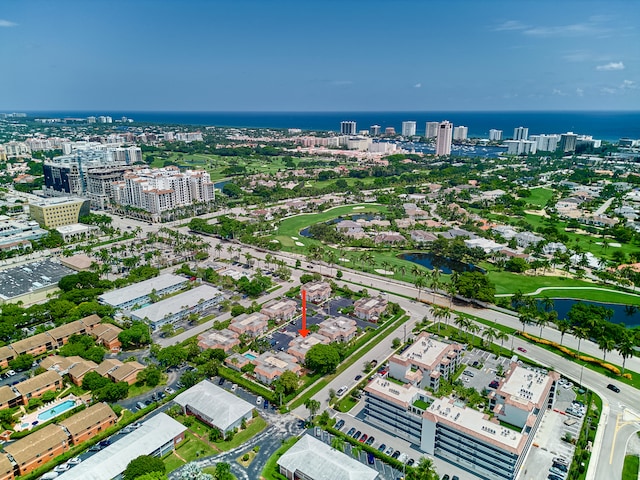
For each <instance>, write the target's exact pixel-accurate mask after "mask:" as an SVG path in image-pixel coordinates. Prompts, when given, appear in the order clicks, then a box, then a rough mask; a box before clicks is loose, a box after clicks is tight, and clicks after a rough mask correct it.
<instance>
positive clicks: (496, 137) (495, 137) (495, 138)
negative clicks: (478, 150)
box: [489, 128, 502, 142]
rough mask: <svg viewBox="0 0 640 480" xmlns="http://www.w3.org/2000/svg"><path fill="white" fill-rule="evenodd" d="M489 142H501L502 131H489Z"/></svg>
mask: <svg viewBox="0 0 640 480" xmlns="http://www.w3.org/2000/svg"><path fill="white" fill-rule="evenodd" d="M489 140H490V141H492V142H499V141H500V140H502V130H496V129H494V128H492V129H491V130H489Z"/></svg>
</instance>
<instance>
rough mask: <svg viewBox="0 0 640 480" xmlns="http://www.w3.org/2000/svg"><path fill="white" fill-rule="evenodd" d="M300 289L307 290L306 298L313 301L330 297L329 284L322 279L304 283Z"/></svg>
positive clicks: (318, 301)
mask: <svg viewBox="0 0 640 480" xmlns="http://www.w3.org/2000/svg"><path fill="white" fill-rule="evenodd" d="M301 290H304V291H305V292H307V300H308V301H309V302H313V303H322V302H324V301H325V300H328V299H329V297H331V285H329V283H327V282H323V281H322V280H317V281H314V282H309V283H305V284H304V285H303V286H302V287H301Z"/></svg>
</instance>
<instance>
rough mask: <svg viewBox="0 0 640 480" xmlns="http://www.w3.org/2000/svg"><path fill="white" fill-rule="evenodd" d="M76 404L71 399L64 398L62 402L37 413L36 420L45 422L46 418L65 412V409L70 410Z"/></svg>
mask: <svg viewBox="0 0 640 480" xmlns="http://www.w3.org/2000/svg"><path fill="white" fill-rule="evenodd" d="M75 406H76V402H74V401H73V400H65V401H64V402H62V403H60V404H58V405H56V406H54V407H51V408H49V409H47V410H45V411H43V412H40V413H39V414H38V420H40V421H41V422H46V421H47V420H50V419H52V418H53V417H57V416H58V415H60V414H62V413H64V412H66V411H67V410H71V409H72V408H73V407H75Z"/></svg>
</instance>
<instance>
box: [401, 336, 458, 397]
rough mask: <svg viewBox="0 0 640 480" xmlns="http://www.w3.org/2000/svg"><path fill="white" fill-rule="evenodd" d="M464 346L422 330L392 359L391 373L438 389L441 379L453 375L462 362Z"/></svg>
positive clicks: (422, 385)
mask: <svg viewBox="0 0 640 480" xmlns="http://www.w3.org/2000/svg"><path fill="white" fill-rule="evenodd" d="M461 352H462V347H461V346H460V345H458V344H457V343H445V342H442V341H439V340H436V339H434V338H432V337H431V335H430V334H429V333H427V332H422V333H421V334H420V335H418V337H416V339H415V341H414V342H413V343H412V344H411V346H409V348H407V349H406V350H405V351H403V352H402V353H400V354H395V355H392V356H391V357H390V358H389V376H390V377H392V378H395V379H397V380H400V381H403V382H407V383H411V384H413V385H417V386H419V387H421V388H430V389H432V390H433V391H435V392H437V391H438V389H439V388H440V379H441V378H447V379H448V378H450V377H451V375H452V374H453V373H455V371H456V369H457V368H458V366H459V365H460V360H461Z"/></svg>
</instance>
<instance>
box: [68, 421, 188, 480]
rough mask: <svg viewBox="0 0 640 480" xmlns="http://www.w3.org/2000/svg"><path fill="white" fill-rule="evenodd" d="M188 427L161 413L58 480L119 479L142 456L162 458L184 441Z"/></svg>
mask: <svg viewBox="0 0 640 480" xmlns="http://www.w3.org/2000/svg"><path fill="white" fill-rule="evenodd" d="M186 430H187V427H185V426H184V425H182V424H181V423H179V422H178V421H176V420H174V419H173V418H171V417H170V416H169V415H167V414H166V413H162V412H161V413H158V414H157V415H154V416H153V417H150V418H149V419H148V420H145V421H144V422H142V425H141V426H140V427H139V428H137V429H135V430H134V431H132V432H131V433H128V434H127V435H124V436H122V437H121V438H120V439H118V441H117V442H114V443H112V444H111V445H109V446H108V447H106V448H104V449H102V450H100V451H99V452H96V453H95V454H94V455H92V456H91V457H90V458H87V459H85V460H84V461H83V462H82V463H80V464H79V465H76V466H75V467H73V468H72V469H70V470H67V471H66V472H64V473H62V474H60V476H59V477H57V480H88V479H91V480H112V479H114V478H120V475H121V474H122V472H124V470H125V469H126V468H127V465H129V462H131V460H133V459H135V458H137V457H139V456H140V455H151V456H154V457H163V456H164V455H166V454H168V453H170V452H171V451H172V450H174V449H175V447H176V445H178V444H179V443H180V442H182V441H183V440H184V432H185V431H186Z"/></svg>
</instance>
